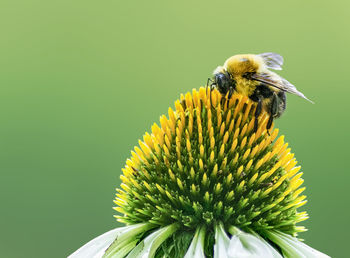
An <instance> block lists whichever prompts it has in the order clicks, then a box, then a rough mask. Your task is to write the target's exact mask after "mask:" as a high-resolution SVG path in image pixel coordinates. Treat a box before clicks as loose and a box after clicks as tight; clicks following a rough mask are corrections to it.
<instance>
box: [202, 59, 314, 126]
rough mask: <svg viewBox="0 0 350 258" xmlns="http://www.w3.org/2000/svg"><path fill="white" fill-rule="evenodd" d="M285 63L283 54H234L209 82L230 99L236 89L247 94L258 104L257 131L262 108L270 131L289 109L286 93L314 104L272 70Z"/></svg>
mask: <svg viewBox="0 0 350 258" xmlns="http://www.w3.org/2000/svg"><path fill="white" fill-rule="evenodd" d="M282 65H283V57H282V56H280V55H279V54H276V53H262V54H259V55H253V54H244V55H235V56H232V57H230V58H229V59H227V60H226V62H225V63H224V65H223V66H219V67H217V68H216V69H215V71H214V76H213V78H212V79H209V80H208V83H207V85H208V86H209V87H210V89H211V90H212V89H213V88H217V89H218V91H219V92H220V93H221V94H222V95H224V96H226V95H228V99H230V98H231V96H232V94H233V93H234V92H237V93H240V94H242V95H245V96H248V97H249V98H250V99H251V100H252V101H254V102H256V103H257V107H256V109H255V114H254V116H255V121H254V131H256V130H257V128H258V118H259V115H260V114H261V111H262V110H263V109H264V110H265V111H266V112H267V113H268V114H269V115H270V117H269V120H268V122H267V125H266V129H267V130H269V129H270V128H271V126H272V122H273V120H274V119H275V118H278V117H280V116H281V115H282V114H283V112H284V110H285V109H286V94H285V93H286V92H289V93H292V94H295V95H297V96H299V97H302V98H304V99H306V100H308V101H310V102H311V103H313V102H312V101H311V100H309V99H308V98H307V97H305V95H304V94H303V93H301V92H300V91H298V90H297V89H296V87H295V86H294V85H293V84H291V83H290V82H288V81H287V80H286V79H284V78H282V77H281V76H279V75H278V74H276V73H274V72H272V71H270V70H269V69H274V70H282ZM227 104H228V101H227Z"/></svg>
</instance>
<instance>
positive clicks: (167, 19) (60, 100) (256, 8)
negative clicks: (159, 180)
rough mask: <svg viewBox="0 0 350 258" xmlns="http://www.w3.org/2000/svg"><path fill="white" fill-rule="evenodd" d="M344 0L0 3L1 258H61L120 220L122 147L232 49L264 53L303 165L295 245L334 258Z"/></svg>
mask: <svg viewBox="0 0 350 258" xmlns="http://www.w3.org/2000/svg"><path fill="white" fill-rule="evenodd" d="M349 9H350V4H349V1H346V0H344V1H338V0H335V1H327V2H326V1H313V0H312V1H304V0H297V1H239V2H238V1H233V0H230V1H171V2H170V1H164V0H163V1H137V2H136V1H116V0H114V1H110V0H107V1H86V0H85V1H81V0H76V1H71V0H60V1H44V0H42V1H39V0H22V1H19V0H2V1H1V2H0V33H1V36H0V110H1V111H0V121H1V123H0V146H1V147H0V166H1V174H0V175H1V178H0V193H1V194H0V203H1V206H0V210H1V212H0V216H1V217H0V218H1V219H0V250H1V251H0V256H1V257H64V256H67V255H68V254H70V253H71V252H73V251H74V250H75V249H77V248H78V247H80V246H81V245H82V244H84V243H85V242H87V241H88V240H90V239H92V238H93V237H95V236H97V235H99V234H101V233H103V232H105V231H107V230H110V229H112V228H114V227H116V226H118V224H117V223H116V222H115V219H114V218H113V217H112V215H113V214H115V212H114V211H113V210H112V206H113V203H112V199H113V197H114V193H115V188H116V187H117V186H118V185H119V183H120V181H119V175H120V172H121V168H122V167H123V166H124V164H125V160H126V159H127V158H128V157H129V155H130V150H131V149H132V148H133V146H134V145H135V144H137V141H138V139H139V138H140V137H141V136H142V135H143V133H144V132H145V131H149V130H150V126H151V125H152V123H153V122H158V119H159V116H160V115H161V114H163V113H166V112H167V109H168V107H169V105H170V106H173V101H174V100H175V99H176V98H178V97H179V94H180V93H184V92H187V91H188V90H191V89H192V88H198V87H199V86H200V85H203V84H204V83H205V82H206V80H207V78H208V77H209V76H210V75H211V73H212V71H213V70H214V68H216V66H217V65H220V64H222V63H223V62H224V61H225V59H226V58H228V57H229V56H231V55H234V54H238V53H261V52H269V51H274V52H277V53H280V54H281V55H283V56H284V58H285V65H284V70H283V71H281V72H280V74H281V75H282V76H284V77H285V78H287V79H288V80H289V81H291V82H292V83H294V84H295V85H296V86H297V87H298V89H299V90H301V91H302V92H303V93H304V94H305V95H306V96H308V97H309V98H310V99H312V100H314V101H315V102H316V104H315V105H312V104H310V103H308V102H307V101H304V100H302V99H301V98H298V97H295V96H291V95H289V96H288V108H287V111H286V113H285V114H284V116H283V117H282V118H281V119H279V120H278V121H277V122H276V126H277V127H279V128H280V132H282V133H283V134H285V135H286V140H287V141H288V142H289V143H290V146H291V147H292V151H293V152H295V153H296V157H297V159H298V161H299V164H301V165H302V167H303V171H304V172H305V174H304V176H303V177H304V179H305V183H304V185H305V186H307V190H306V194H307V195H308V200H309V202H308V204H307V205H306V206H304V207H305V209H306V210H307V211H308V212H309V214H310V216H311V219H309V220H308V221H306V222H305V223H304V225H306V226H307V227H308V228H309V231H308V232H307V233H304V234H302V236H301V237H302V238H304V239H305V240H306V243H307V244H309V245H310V246H312V247H314V248H316V249H319V250H321V251H323V252H325V253H327V254H329V255H331V256H334V257H346V251H345V249H346V248H348V246H347V245H348V234H347V233H348V232H347V231H348V230H349V222H348V221H349V220H348V218H349V211H350V208H349V199H348V197H349V191H348V190H349V186H348V185H349V180H350V173H348V171H347V164H348V162H349V161H348V160H347V158H348V153H349V140H350V136H349V129H350V128H349V127H350V122H349V114H348V111H349V104H348V101H349V100H348V98H349V93H350V88H349V78H350V76H349V58H350V52H349V45H350V34H349V26H350V22H349V21H350V19H349V14H348V12H349Z"/></svg>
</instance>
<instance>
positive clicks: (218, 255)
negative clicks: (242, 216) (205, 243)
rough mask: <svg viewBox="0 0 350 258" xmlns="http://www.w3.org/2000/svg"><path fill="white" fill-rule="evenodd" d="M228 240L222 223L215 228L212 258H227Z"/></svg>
mask: <svg viewBox="0 0 350 258" xmlns="http://www.w3.org/2000/svg"><path fill="white" fill-rule="evenodd" d="M229 245H230V238H229V237H228V236H227V234H226V232H225V230H224V227H223V225H222V223H220V224H218V225H216V227H215V245H214V258H227V257H228V256H227V249H228V247H229Z"/></svg>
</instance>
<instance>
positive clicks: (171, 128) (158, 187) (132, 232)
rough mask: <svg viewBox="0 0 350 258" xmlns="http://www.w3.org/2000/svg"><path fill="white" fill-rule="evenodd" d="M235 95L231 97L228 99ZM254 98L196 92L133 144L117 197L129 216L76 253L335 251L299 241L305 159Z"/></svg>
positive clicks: (214, 254)
mask: <svg viewBox="0 0 350 258" xmlns="http://www.w3.org/2000/svg"><path fill="white" fill-rule="evenodd" d="M227 101H229V103H227ZM255 108H256V104H255V103H254V102H252V101H250V100H249V99H248V98H247V97H245V96H242V95H239V94H235V95H233V96H232V97H231V99H229V100H226V97H222V96H221V94H220V93H219V92H218V91H217V90H215V89H214V90H213V91H212V92H210V91H209V90H208V89H207V88H200V89H199V91H197V90H193V91H192V94H190V93H187V94H186V95H185V96H184V95H182V96H181V98H180V100H177V101H176V102H175V109H172V108H169V111H168V117H166V116H164V115H163V116H161V118H160V126H158V125H157V124H154V125H153V126H152V132H151V133H146V134H145V135H144V137H143V141H139V147H135V150H134V151H132V157H131V158H130V159H128V160H127V162H126V166H125V168H124V169H123V175H122V176H121V180H122V184H121V189H117V194H116V198H115V200H114V202H115V204H116V205H117V206H116V207H115V210H116V211H118V212H119V213H121V215H116V216H115V217H116V218H117V220H118V221H120V222H122V223H124V224H126V226H125V227H121V228H116V229H114V230H112V231H110V232H107V233H105V234H103V235H102V236H100V237H98V238H96V239H94V240H92V241H90V242H89V243H87V244H86V245H85V246H83V247H81V248H80V249H78V250H77V251H76V252H75V253H73V254H72V255H71V256H70V257H220V258H221V257H328V256H327V255H325V254H323V253H321V252H319V251H316V250H315V249H312V248H311V247H309V246H307V245H306V244H304V243H302V242H301V241H299V240H298V239H297V238H296V236H297V234H298V233H299V232H302V231H305V228H304V227H302V226H297V225H296V224H297V223H298V222H301V221H303V220H305V219H307V218H308V215H307V213H306V212H305V211H299V210H298V208H299V207H301V206H302V205H304V204H305V203H306V200H305V195H302V192H303V191H304V190H305V187H301V185H302V183H303V181H304V180H303V179H302V178H301V176H302V173H301V172H300V166H296V164H297V161H296V159H295V158H294V154H292V153H291V149H290V148H288V143H285V142H284V136H280V137H277V136H278V129H270V130H269V132H268V131H266V129H265V128H266V123H267V121H268V114H267V113H265V112H262V114H261V115H260V117H259V123H258V124H259V126H258V129H257V131H254V110H255Z"/></svg>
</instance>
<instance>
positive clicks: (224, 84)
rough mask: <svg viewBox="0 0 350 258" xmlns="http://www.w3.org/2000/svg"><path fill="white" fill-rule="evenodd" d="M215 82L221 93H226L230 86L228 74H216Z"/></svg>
mask: <svg viewBox="0 0 350 258" xmlns="http://www.w3.org/2000/svg"><path fill="white" fill-rule="evenodd" d="M215 82H216V85H217V86H218V90H219V91H220V92H221V93H226V92H227V91H228V90H229V88H230V86H231V78H230V77H229V75H228V74H224V73H218V74H216V75H215Z"/></svg>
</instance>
